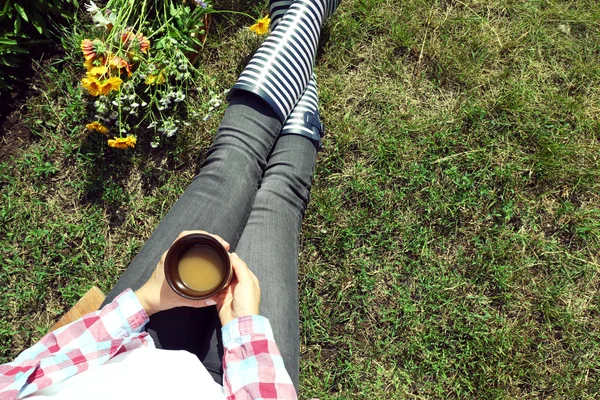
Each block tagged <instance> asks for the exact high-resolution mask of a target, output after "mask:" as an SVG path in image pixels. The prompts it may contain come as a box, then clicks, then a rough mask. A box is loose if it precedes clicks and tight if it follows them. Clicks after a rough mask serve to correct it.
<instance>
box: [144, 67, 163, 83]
mask: <svg viewBox="0 0 600 400" xmlns="http://www.w3.org/2000/svg"><path fill="white" fill-rule="evenodd" d="M164 82H165V72H164V71H162V70H161V71H160V72H159V73H158V74H157V75H148V77H147V78H146V85H156V84H158V85H160V84H161V83H164Z"/></svg>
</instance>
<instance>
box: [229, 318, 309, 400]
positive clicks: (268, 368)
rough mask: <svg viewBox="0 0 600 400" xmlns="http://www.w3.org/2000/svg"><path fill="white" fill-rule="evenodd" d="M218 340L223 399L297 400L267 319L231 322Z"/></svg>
mask: <svg viewBox="0 0 600 400" xmlns="http://www.w3.org/2000/svg"><path fill="white" fill-rule="evenodd" d="M222 337H223V347H224V350H225V354H224V356H223V371H224V376H223V386H224V389H225V395H226V396H227V399H230V400H233V399H235V400H250V399H286V400H289V399H297V394H296V391H295V389H294V385H293V383H292V380H291V378H290V376H289V374H288V372H287V371H286V369H285V366H284V364H283V358H282V357H281V354H280V353H279V349H278V348H277V344H276V343H275V340H274V338H273V331H272V330H271V325H270V324H269V320H268V319H266V318H265V317H261V316H259V315H253V316H245V317H242V318H237V319H234V320H233V321H231V322H229V323H228V324H227V325H225V326H224V327H223V328H222Z"/></svg>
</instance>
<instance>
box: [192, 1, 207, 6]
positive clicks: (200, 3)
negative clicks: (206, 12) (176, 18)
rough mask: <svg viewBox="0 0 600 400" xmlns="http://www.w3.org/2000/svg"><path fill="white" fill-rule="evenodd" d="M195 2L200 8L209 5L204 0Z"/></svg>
mask: <svg viewBox="0 0 600 400" xmlns="http://www.w3.org/2000/svg"><path fill="white" fill-rule="evenodd" d="M194 3H196V5H197V6H198V7H200V8H206V7H208V4H206V2H205V1H202V0H194Z"/></svg>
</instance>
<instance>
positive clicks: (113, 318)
mask: <svg viewBox="0 0 600 400" xmlns="http://www.w3.org/2000/svg"><path fill="white" fill-rule="evenodd" d="M147 322H148V315H147V314H146V312H145V311H144V309H143V307H142V306H141V304H140V302H139V301H138V299H137V297H136V295H135V294H134V293H133V291H132V290H130V289H127V290H126V291H125V292H123V293H122V294H120V295H119V296H118V297H117V298H116V299H115V300H114V301H113V302H112V303H110V304H108V305H106V306H105V307H104V308H102V309H101V310H100V311H97V312H93V313H90V314H87V315H85V316H83V317H82V318H80V319H78V320H77V321H75V322H73V323H71V324H69V325H66V326H64V327H62V328H60V329H57V330H56V331H54V332H50V333H48V334H47V335H46V336H44V337H43V338H42V340H40V341H39V342H38V343H36V344H35V345H34V346H33V347H30V348H29V349H27V350H25V351H23V352H22V353H21V354H19V356H18V357H17V358H16V359H15V360H14V361H13V362H11V363H8V364H3V365H0V400H8V399H20V398H23V397H26V396H28V395H30V394H32V393H35V392H37V391H38V390H41V389H43V388H47V387H49V386H50V385H52V384H54V383H58V382H63V381H65V380H66V379H68V378H70V377H72V376H74V375H76V374H78V373H81V372H84V371H87V370H89V369H92V368H97V367H99V366H101V365H102V364H104V363H106V362H107V361H108V360H110V359H111V358H113V357H115V356H116V355H118V354H121V353H124V352H128V351H133V350H135V349H137V348H140V347H144V346H151V347H154V342H153V341H152V338H151V337H150V336H149V335H148V333H147V332H144V331H143V328H144V326H145V325H146V323H147ZM222 337H223V347H224V350H225V354H224V357H223V371H224V376H223V383H224V385H223V386H224V390H225V396H226V398H227V399H237V400H242V399H244V400H245V399H296V398H297V395H296V392H295V390H294V386H293V384H292V381H291V379H290V377H289V374H288V373H287V371H286V370H285V367H284V364H283V359H282V357H281V354H280V353H279V349H278V348H277V345H276V344H275V341H274V339H273V332H272V331H271V326H270V324H269V321H268V320H267V319H266V318H264V317H261V316H256V315H255V316H247V317H242V318H238V319H235V320H233V321H231V322H230V323H228V324H227V325H225V326H224V327H223V328H222ZM170 367H171V366H165V368H170ZM84 396H85V394H82V398H84Z"/></svg>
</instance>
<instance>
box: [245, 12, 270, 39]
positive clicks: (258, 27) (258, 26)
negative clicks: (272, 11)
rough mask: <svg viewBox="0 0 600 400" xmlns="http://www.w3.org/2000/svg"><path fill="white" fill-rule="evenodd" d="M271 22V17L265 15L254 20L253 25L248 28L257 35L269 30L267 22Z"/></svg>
mask: <svg viewBox="0 0 600 400" xmlns="http://www.w3.org/2000/svg"><path fill="white" fill-rule="evenodd" d="M270 23H271V18H269V16H268V15H267V16H266V17H264V18H261V19H259V20H257V21H256V23H255V24H254V25H252V26H251V27H250V28H249V29H250V30H251V31H252V32H254V33H256V34H257V35H261V36H262V35H264V34H265V33H267V32H269V24H270Z"/></svg>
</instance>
